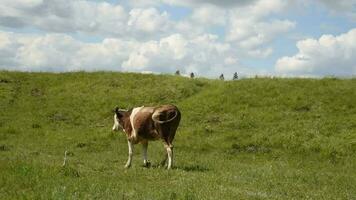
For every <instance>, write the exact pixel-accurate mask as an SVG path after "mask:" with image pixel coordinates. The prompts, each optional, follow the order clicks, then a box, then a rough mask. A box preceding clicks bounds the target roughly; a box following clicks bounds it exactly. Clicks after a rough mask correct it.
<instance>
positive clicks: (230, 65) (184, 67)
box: [0, 32, 244, 76]
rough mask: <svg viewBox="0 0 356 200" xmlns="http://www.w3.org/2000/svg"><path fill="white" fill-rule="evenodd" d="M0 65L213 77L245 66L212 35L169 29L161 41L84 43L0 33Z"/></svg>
mask: <svg viewBox="0 0 356 200" xmlns="http://www.w3.org/2000/svg"><path fill="white" fill-rule="evenodd" d="M0 58H1V59H2V58H9V59H8V60H4V61H2V62H1V63H0V69H8V70H21V71H57V72H61V71H77V70H86V71H95V70H115V71H135V72H142V71H152V72H165V73H173V72H174V71H175V70H177V69H179V70H181V72H186V73H189V72H192V71H193V72H195V73H197V74H198V75H204V76H216V74H220V73H232V72H233V71H237V70H244V69H243V68H242V67H241V65H240V64H239V62H238V58H237V57H236V53H235V51H234V49H233V48H232V47H231V46H230V45H229V44H227V43H223V42H219V41H218V40H217V36H215V35H209V34H206V35H200V36H197V37H195V38H192V39H189V38H186V37H184V36H182V35H181V34H173V35H170V36H168V37H163V38H161V39H159V40H150V41H147V42H140V41H137V40H121V39H114V38H112V39H105V40H103V41H102V42H99V43H85V42H81V41H78V40H75V39H74V38H72V37H70V36H68V35H65V34H46V35H28V34H18V33H9V32H0Z"/></svg>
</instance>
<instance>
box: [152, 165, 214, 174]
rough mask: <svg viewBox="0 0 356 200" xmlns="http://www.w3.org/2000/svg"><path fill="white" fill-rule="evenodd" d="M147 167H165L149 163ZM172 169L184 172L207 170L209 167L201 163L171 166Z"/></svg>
mask: <svg viewBox="0 0 356 200" xmlns="http://www.w3.org/2000/svg"><path fill="white" fill-rule="evenodd" d="M149 168H153V169H166V167H163V166H161V165H159V164H156V165H151V166H150V167H149ZM172 169H173V170H183V171H186V172H207V171H209V170H210V169H209V168H207V167H203V166H201V165H185V166H180V165H178V166H173V167H172Z"/></svg>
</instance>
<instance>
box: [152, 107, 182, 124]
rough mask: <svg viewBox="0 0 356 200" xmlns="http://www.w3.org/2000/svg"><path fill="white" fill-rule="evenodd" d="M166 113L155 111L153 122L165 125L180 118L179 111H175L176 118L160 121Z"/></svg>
mask: <svg viewBox="0 0 356 200" xmlns="http://www.w3.org/2000/svg"><path fill="white" fill-rule="evenodd" d="M163 112H165V111H155V112H154V113H153V115H152V120H153V121H154V122H157V123H160V124H164V123H168V122H171V121H173V120H174V119H175V118H177V116H178V111H177V110H174V116H173V117H171V118H169V119H167V120H160V119H159V117H160V115H161V114H162V113H163Z"/></svg>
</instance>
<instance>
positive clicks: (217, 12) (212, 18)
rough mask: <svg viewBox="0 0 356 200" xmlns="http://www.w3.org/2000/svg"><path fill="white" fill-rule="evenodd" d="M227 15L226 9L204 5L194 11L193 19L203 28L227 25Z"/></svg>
mask: <svg viewBox="0 0 356 200" xmlns="http://www.w3.org/2000/svg"><path fill="white" fill-rule="evenodd" d="M226 14H227V12H226V10H225V9H222V8H219V7H216V6H213V5H204V6H199V7H197V8H196V9H194V10H193V14H192V17H191V18H192V20H193V21H195V22H196V23H198V24H200V25H203V26H210V25H225V23H226V19H227V18H226V17H227V16H226Z"/></svg>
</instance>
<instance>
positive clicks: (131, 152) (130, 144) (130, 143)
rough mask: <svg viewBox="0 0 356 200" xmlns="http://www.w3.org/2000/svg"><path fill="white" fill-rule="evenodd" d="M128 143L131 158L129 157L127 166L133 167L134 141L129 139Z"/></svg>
mask: <svg viewBox="0 0 356 200" xmlns="http://www.w3.org/2000/svg"><path fill="white" fill-rule="evenodd" d="M127 144H128V147H129V158H128V159H127V162H126V165H125V168H129V167H131V162H132V156H133V143H132V142H131V141H129V140H127Z"/></svg>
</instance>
